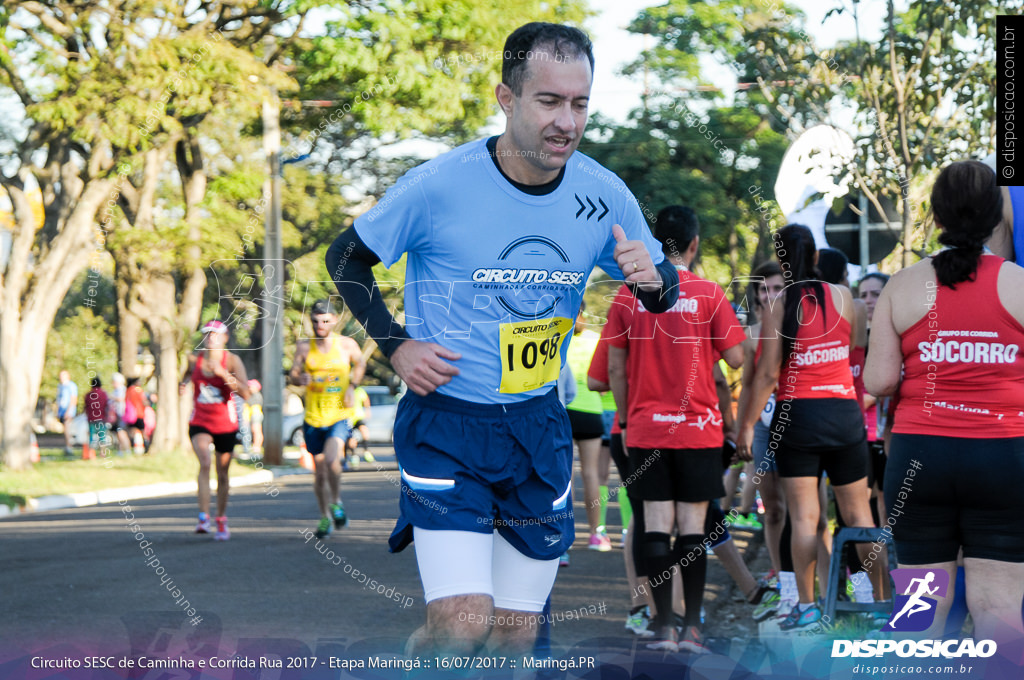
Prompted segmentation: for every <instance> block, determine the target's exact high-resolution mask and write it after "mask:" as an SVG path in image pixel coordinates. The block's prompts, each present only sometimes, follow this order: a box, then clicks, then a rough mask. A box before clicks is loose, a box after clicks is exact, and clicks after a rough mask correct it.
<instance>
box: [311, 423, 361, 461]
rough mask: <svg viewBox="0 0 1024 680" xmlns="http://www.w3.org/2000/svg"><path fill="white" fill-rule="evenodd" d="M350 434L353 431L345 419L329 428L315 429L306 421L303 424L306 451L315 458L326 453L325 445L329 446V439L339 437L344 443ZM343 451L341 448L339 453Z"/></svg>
mask: <svg viewBox="0 0 1024 680" xmlns="http://www.w3.org/2000/svg"><path fill="white" fill-rule="evenodd" d="M349 432H351V429H350V428H349V426H348V420H347V419H345V418H342V419H341V420H339V421H338V422H336V423H334V424H333V425H328V426H327V427H313V426H312V425H310V424H309V423H307V422H305V421H303V423H302V436H303V437H304V438H305V440H306V450H307V451H309V452H310V453H311V454H312V455H314V456H316V455H319V454H321V453H323V452H324V445H326V444H327V439H328V438H329V437H337V438H338V439H340V440H341V441H343V442H344V441H345V440H346V439H348V435H349ZM342 450H343V449H341V448H340V447H339V452H340V451H342Z"/></svg>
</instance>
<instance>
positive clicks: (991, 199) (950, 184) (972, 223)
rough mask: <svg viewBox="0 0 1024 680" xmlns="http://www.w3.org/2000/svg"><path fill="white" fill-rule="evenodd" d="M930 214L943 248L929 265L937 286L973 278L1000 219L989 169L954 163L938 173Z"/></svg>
mask: <svg viewBox="0 0 1024 680" xmlns="http://www.w3.org/2000/svg"><path fill="white" fill-rule="evenodd" d="M932 215H933V217H934V219H935V223H936V225H937V226H938V227H939V228H940V232H939V243H941V244H942V245H944V246H947V249H946V250H943V251H942V252H940V253H939V254H938V255H936V256H935V257H934V258H933V260H932V262H933V264H934V266H935V276H936V278H938V280H939V285H941V286H949V287H950V288H952V289H954V290H955V289H956V284H958V283H961V282H963V281H971V280H973V279H974V276H975V273H976V272H977V270H978V261H979V260H980V259H981V254H982V252H983V251H984V249H985V241H987V240H988V238H989V237H990V236H992V231H993V230H994V229H995V228H996V225H997V224H999V221H1000V220H1001V219H1002V217H1003V194H1002V192H1001V191H1000V189H999V185H998V183H997V181H996V173H995V171H994V170H992V168H990V167H988V166H987V165H985V164H984V163H981V162H979V161H956V162H955V163H950V164H949V165H947V166H946V167H945V168H944V169H943V170H942V172H940V173H939V176H938V178H937V179H936V180H935V185H934V186H933V187H932Z"/></svg>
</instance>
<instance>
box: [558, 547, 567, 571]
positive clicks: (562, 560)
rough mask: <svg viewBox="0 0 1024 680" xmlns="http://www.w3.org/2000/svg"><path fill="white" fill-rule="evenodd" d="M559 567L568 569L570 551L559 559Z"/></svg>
mask: <svg viewBox="0 0 1024 680" xmlns="http://www.w3.org/2000/svg"><path fill="white" fill-rule="evenodd" d="M558 566H560V567H568V566H569V551H568V550H566V551H565V552H564V553H563V554H562V556H561V557H559V558H558Z"/></svg>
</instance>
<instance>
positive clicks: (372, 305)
mask: <svg viewBox="0 0 1024 680" xmlns="http://www.w3.org/2000/svg"><path fill="white" fill-rule="evenodd" d="M378 262H380V258H379V257H377V255H376V253H374V252H373V251H372V250H370V248H369V246H367V245H366V243H364V242H363V240H362V239H361V238H360V237H359V234H358V233H357V232H356V229H355V227H349V228H348V229H346V230H345V231H343V232H341V235H340V236H338V238H336V239H334V243H332V244H331V247H330V248H328V249H327V258H326V263H327V271H328V272H330V274H331V279H332V280H333V281H334V285H335V286H337V287H338V294H339V295H341V299H342V300H344V301H345V304H346V305H347V306H348V308H349V310H351V312H352V315H353V316H354V317H355V318H356V320H358V321H359V323H361V324H362V325H363V328H365V329H366V333H367V335H369V336H370V337H371V338H373V339H374V340H375V341H376V343H377V346H378V347H380V351H382V352H383V353H384V356H386V357H388V358H391V355H392V354H394V353H395V350H396V349H398V346H399V345H400V344H402V343H403V342H405V341H406V340H408V339H409V334H408V333H407V332H406V330H405V328H403V327H402V325H401V324H399V323H398V322H397V321H395V318H394V317H393V316H391V312H389V311H388V308H387V305H386V304H384V298H383V297H382V296H381V294H380V289H379V288H378V287H377V285H376V284H377V281H376V279H374V277H373V265H375V264H377V263H378Z"/></svg>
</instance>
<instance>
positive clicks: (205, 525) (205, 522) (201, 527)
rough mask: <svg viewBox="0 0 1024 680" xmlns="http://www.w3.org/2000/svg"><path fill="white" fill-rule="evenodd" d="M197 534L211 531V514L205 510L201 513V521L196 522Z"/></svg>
mask: <svg viewBox="0 0 1024 680" xmlns="http://www.w3.org/2000/svg"><path fill="white" fill-rule="evenodd" d="M196 533H197V534H208V533H210V516H209V515H207V514H206V513H205V512H201V513H199V523H198V524H196Z"/></svg>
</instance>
